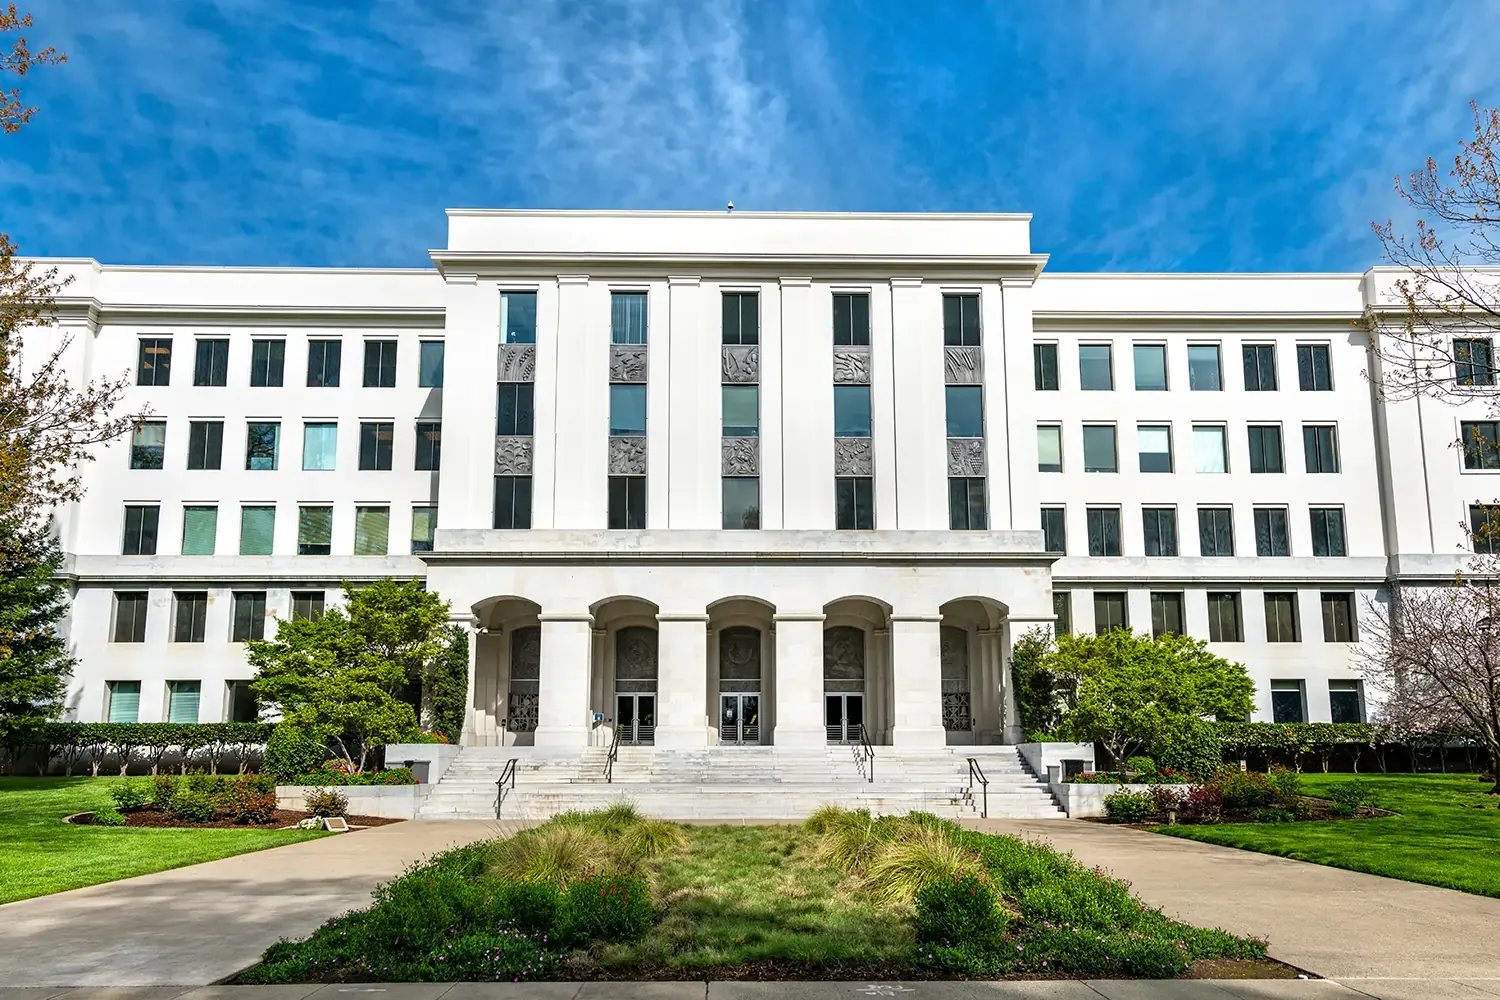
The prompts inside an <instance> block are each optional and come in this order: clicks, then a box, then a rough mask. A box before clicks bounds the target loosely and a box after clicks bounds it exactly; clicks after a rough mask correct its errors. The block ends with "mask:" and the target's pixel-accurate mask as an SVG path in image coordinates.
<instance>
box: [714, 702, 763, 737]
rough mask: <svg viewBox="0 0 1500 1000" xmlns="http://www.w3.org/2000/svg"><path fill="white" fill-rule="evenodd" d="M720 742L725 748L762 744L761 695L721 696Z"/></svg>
mask: <svg viewBox="0 0 1500 1000" xmlns="http://www.w3.org/2000/svg"><path fill="white" fill-rule="evenodd" d="M719 742H720V743H721V744H723V745H725V746H744V745H745V744H747V743H759V742H760V695H758V694H721V695H719Z"/></svg>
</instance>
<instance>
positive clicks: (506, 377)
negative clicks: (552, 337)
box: [495, 344, 536, 382]
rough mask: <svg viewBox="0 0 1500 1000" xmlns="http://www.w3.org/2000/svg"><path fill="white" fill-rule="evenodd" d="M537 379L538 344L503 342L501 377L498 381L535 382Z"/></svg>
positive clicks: (501, 346)
mask: <svg viewBox="0 0 1500 1000" xmlns="http://www.w3.org/2000/svg"><path fill="white" fill-rule="evenodd" d="M535 380H536V345H535V344H501V345H500V377H499V378H497V379H496V380H495V381H497V382H533V381H535Z"/></svg>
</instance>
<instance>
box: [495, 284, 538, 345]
mask: <svg viewBox="0 0 1500 1000" xmlns="http://www.w3.org/2000/svg"><path fill="white" fill-rule="evenodd" d="M500 343H502V344H535V343H536V292H501V293H500Z"/></svg>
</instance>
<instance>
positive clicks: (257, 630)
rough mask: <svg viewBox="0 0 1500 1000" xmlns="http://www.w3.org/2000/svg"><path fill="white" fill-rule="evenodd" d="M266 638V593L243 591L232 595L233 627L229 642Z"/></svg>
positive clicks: (262, 591)
mask: <svg viewBox="0 0 1500 1000" xmlns="http://www.w3.org/2000/svg"><path fill="white" fill-rule="evenodd" d="M265 637H266V592H265V591H264V590H244V591H239V590H237V591H235V593H234V626H233V629H232V630H231V631H230V634H229V641H230V642H250V641H251V640H259V639H264V638H265Z"/></svg>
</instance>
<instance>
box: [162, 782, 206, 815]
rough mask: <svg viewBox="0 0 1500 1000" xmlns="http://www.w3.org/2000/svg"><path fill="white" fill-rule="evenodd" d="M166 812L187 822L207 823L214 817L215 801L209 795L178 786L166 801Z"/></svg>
mask: <svg viewBox="0 0 1500 1000" xmlns="http://www.w3.org/2000/svg"><path fill="white" fill-rule="evenodd" d="M166 810H167V812H169V813H171V814H172V815H173V816H176V817H177V818H178V819H181V820H184V821H186V822H188V823H207V822H209V821H210V820H212V819H213V818H214V812H215V811H216V809H215V803H214V800H213V798H212V797H210V796H209V795H207V794H205V793H203V792H200V791H195V790H193V789H191V788H179V789H177V790H176V791H175V792H173V793H172V797H171V798H170V799H169V800H167V803H166Z"/></svg>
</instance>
